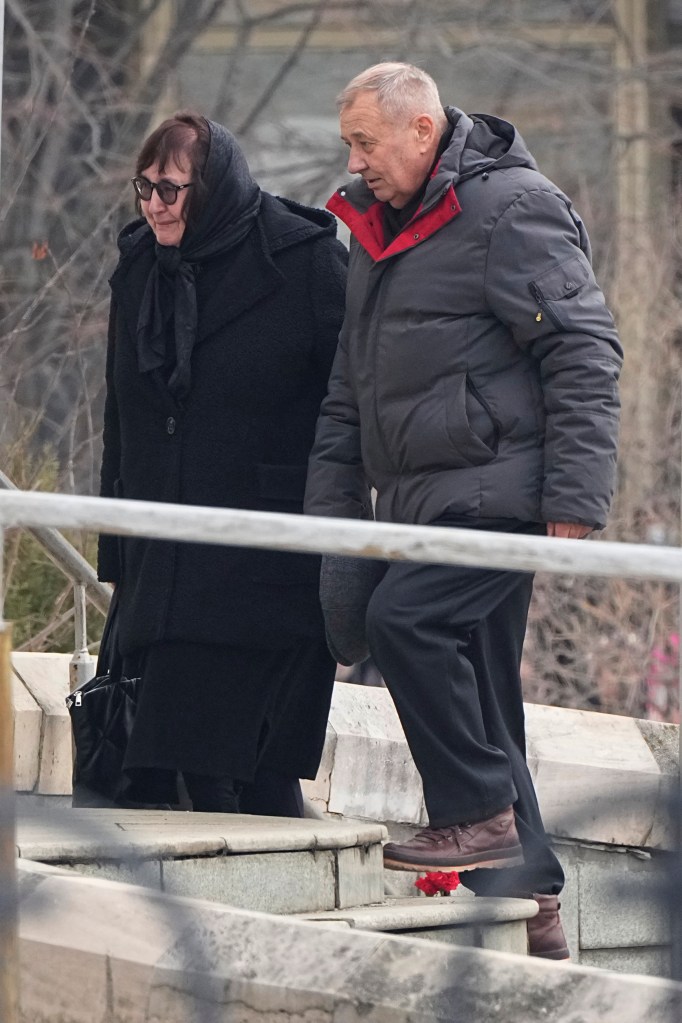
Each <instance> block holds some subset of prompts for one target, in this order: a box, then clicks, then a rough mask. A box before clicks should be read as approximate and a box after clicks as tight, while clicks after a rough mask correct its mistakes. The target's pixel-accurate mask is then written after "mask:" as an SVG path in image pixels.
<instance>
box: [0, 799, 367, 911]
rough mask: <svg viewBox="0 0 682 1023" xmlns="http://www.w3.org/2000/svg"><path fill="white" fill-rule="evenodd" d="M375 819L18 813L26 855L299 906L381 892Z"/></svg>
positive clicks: (259, 904) (249, 903) (207, 894)
mask: <svg viewBox="0 0 682 1023" xmlns="http://www.w3.org/2000/svg"><path fill="white" fill-rule="evenodd" d="M385 837H386V830H385V828H383V827H382V826H381V825H377V824H363V823H362V822H359V823H353V822H348V823H346V822H337V821H326V820H321V821H320V820H288V819H286V818H281V817H253V816H248V815H244V816H239V815H236V814H200V813H196V814H195V813H191V812H188V813H180V812H174V813H173V812H164V811H161V810H135V811H130V810H97V809H85V808H83V809H71V808H68V809H64V810H54V811H51V812H47V813H46V812H44V811H43V812H33V813H20V815H19V819H18V826H17V848H18V852H19V854H20V856H21V857H22V858H24V859H31V860H40V861H43V862H47V863H52V864H62V865H64V866H66V867H68V868H69V869H70V870H73V871H75V872H77V873H79V874H85V875H88V876H92V877H97V878H100V879H101V878H104V879H107V880H111V881H120V882H126V883H131V884H136V885H141V886H144V887H149V888H155V889H157V890H162V891H165V892H170V893H174V894H177V895H187V896H192V897H199V898H207V899H211V900H214V901H216V902H223V903H225V904H227V905H230V906H236V907H239V908H243V909H258V910H263V911H267V912H270V913H303V912H312V911H315V910H331V909H334V908H338V909H342V908H344V907H346V906H349V905H365V904H367V903H375V902H379V901H381V900H382V899H383V873H384V872H383V862H382V854H381V841H382V839H383V838H385Z"/></svg>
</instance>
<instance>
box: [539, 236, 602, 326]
mask: <svg viewBox="0 0 682 1023" xmlns="http://www.w3.org/2000/svg"><path fill="white" fill-rule="evenodd" d="M590 276H591V269H590V265H589V263H588V261H587V257H586V256H584V255H583V254H582V253H581V254H580V255H579V256H572V257H571V259H567V260H566V261H565V262H564V263H561V264H560V265H559V266H555V267H552V269H551V270H546V271H545V273H543V274H540V276H539V277H536V278H535V280H534V281H531V282H530V284H529V285H528V290H529V291H530V293H531V295H532V296H533V298H534V299H535V301H536V302H537V304H538V311H539V313H540V314H542V313H544V314H546V316H547V317H548V319H549V320H551V322H552V323H553V324H554V326H555V327H556V329H557V330H566V329H567V328H566V322H565V318H564V316H563V314H562V307H561V303H562V302H566V300H567V299H570V298H575V296H576V295H578V294H579V293H580V292H581V291H582V289H583V288H584V287H585V285H586V284H587V282H588V281H589V280H590Z"/></svg>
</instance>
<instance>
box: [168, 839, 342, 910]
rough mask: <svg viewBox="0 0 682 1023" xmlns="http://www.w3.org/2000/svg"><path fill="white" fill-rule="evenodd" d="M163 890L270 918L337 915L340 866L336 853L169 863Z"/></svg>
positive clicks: (278, 854) (254, 854)
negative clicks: (311, 913)
mask: <svg viewBox="0 0 682 1023" xmlns="http://www.w3.org/2000/svg"><path fill="white" fill-rule="evenodd" d="M162 878H163V890H164V891H165V892H168V893H169V894H172V895H185V896H190V897H192V898H198V899H208V900H210V901H211V902H222V903H225V904H226V905H228V906H235V907H237V908H239V909H253V910H260V911H262V912H266V913H278V914H279V913H304V912H308V911H314V910H318V909H319V910H323V909H333V908H334V905H335V901H336V864H335V862H334V853H333V852H331V851H328V850H327V851H320V852H300V853H260V854H259V853H252V854H251V855H249V856H213V857H204V858H203V859H182V860H164V861H163V864H162Z"/></svg>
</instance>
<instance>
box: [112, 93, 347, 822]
mask: <svg viewBox="0 0 682 1023" xmlns="http://www.w3.org/2000/svg"><path fill="white" fill-rule="evenodd" d="M132 181H133V186H134V189H135V193H136V196H137V201H138V211H139V212H141V213H142V219H138V220H136V221H134V222H133V223H131V224H129V225H128V226H127V227H126V228H125V229H124V230H123V232H122V233H121V236H120V238H119V248H120V259H119V262H118V266H117V268H116V271H115V273H114V275H113V277H112V278H111V289H112V303H111V314H110V326H109V346H108V358H107V398H106V406H105V419H104V454H103V462H102V485H101V493H102V495H105V496H113V495H116V496H120V497H124V498H135V499H140V500H152V501H171V502H179V503H182V504H189V505H193V504H194V505H213V506H220V507H231V508H249V509H258V510H262V511H279V512H295V513H300V512H302V500H303V491H304V485H305V476H306V463H307V458H308V454H309V450H310V447H311V445H312V441H313V433H314V427H315V421H316V418H317V413H318V410H319V406H320V402H321V400H322V398H323V396H324V394H325V391H326V385H327V377H328V375H329V370H330V367H331V363H332V359H333V356H334V352H335V348H336V342H337V336H338V332H339V328H340V325H341V320H342V315H343V301H344V281H345V265H346V251H345V249H344V247H343V246H342V245H341V243H340V242H338V241H337V240H336V238H335V222H334V220H333V218H332V217H331V216H330V215H329V214H327V213H324V212H321V211H319V210H313V209H308V208H306V207H303V206H299V205H297V204H296V203H294V202H290V201H287V200H283V199H278V198H275V197H273V196H271V195H268V194H267V193H266V192H263V191H262V190H261V189H260V188H259V187H258V185H257V184H256V182H255V181H254V180H253V178H252V177H251V174H250V172H249V169H248V166H247V164H246V161H245V158H244V156H243V154H242V152H241V150H240V148H239V146H238V145H237V142H236V141H235V139H234V137H233V136H232V135H231V134H230V133H229V132H228V131H227V130H226V129H225V128H223V127H222V126H221V125H219V124H215V123H214V122H213V121H209V120H206V119H205V118H204V117H201V116H199V115H197V114H194V113H191V112H183V113H179V114H177V115H175V116H174V117H171V118H170V119H169V120H166V121H164V122H163V124H161V125H160V126H159V127H158V128H157V129H156V130H155V131H154V132H153V133H152V134H151V135H150V136H149V138H148V139H147V140H146V141H145V142H144V144H143V146H142V149H141V152H140V154H139V157H138V159H137V166H136V172H135V177H134V178H133V179H132ZM99 576H100V579H102V580H107V581H110V582H112V583H115V584H116V586H117V596H118V604H119V612H118V613H119V622H118V629H119V648H120V652H121V655H122V657H123V659H124V674H127V675H129V676H135V675H138V674H139V675H140V676H141V678H142V687H141V697H140V701H139V704H138V710H137V714H136V717H135V722H134V726H133V732H132V736H131V740H130V743H129V746H128V750H127V754H126V759H125V764H124V767H125V771H126V776H127V777H128V778H129V779H130V782H131V787H130V789H129V793H128V796H129V798H130V799H131V800H135V801H136V802H144V803H159V802H161V803H165V802H173V801H174V799H175V791H176V790H175V782H176V776H177V774H178V773H181V774H182V776H183V779H184V783H185V787H186V789H187V792H188V794H189V797H190V799H191V801H192V805H193V808H194V809H195V810H205V811H223V812H237V811H242V812H250V813H270V814H280V815H287V816H297V815H299V814H300V813H301V812H302V800H301V795H300V786H299V782H298V779H299V778H313V777H314V776H315V773H316V771H317V767H318V763H319V759H320V755H321V750H322V745H323V742H324V734H325V724H326V719H327V713H328V709H329V702H330V698H331V688H332V684H333V676H334V663H333V661H332V659H331V657H330V655H329V653H328V651H327V649H326V644H325V636H324V625H323V621H322V616H321V612H320V608H319V604H318V579H319V558H318V557H316V556H313V555H306V554H289V553H279V552H271V551H267V550H255V549H254V550H252V549H244V548H234V547H216V546H202V545H199V544H181V543H171V542H166V541H158V540H147V539H137V538H125V539H122V540H119V539H117V538H116V537H110V536H102V537H101V538H100V551H99Z"/></svg>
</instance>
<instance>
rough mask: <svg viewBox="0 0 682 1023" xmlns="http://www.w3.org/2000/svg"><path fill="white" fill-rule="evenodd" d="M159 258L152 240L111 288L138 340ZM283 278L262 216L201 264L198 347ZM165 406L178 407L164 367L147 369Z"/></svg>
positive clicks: (123, 267) (122, 267)
mask: <svg viewBox="0 0 682 1023" xmlns="http://www.w3.org/2000/svg"><path fill="white" fill-rule="evenodd" d="M153 261H154V247H153V240H152V242H150V244H149V246H144V247H142V248H141V250H140V252H139V254H137V255H136V256H135V257H134V258H132V259H131V260H129V261H125V262H124V263H123V264H122V265H120V266H119V267H118V269H117V270H116V272H115V273H114V275H113V277H112V278H111V288H112V291H113V293H114V295H115V297H116V301H117V302H118V304H119V308H120V309H121V312H122V314H123V317H124V319H125V323H126V326H127V329H128V333H129V335H130V340H131V344H132V345H133V346H135V347H136V345H137V319H138V315H139V310H140V305H141V303H142V296H143V295H144V289H145V287H146V284H147V278H148V276H149V271H150V270H151V267H152V264H153ZM283 282H284V276H283V274H282V273H281V272H280V271H279V270H278V269H277V267H276V266H275V264H274V262H273V260H272V257H271V255H270V246H269V244H268V241H267V237H266V235H265V233H264V232H263V230H262V227H261V224H260V218H259V219H258V220H257V221H256V224H255V226H254V229H253V230H252V231H250V232H249V234H248V235H247V236H246V238H245V239H244V241H243V242H241V244H240V245H238V246H237V248H236V249H235V250H234V252H227V253H225V254H223V255H220V256H217V257H216V258H215V259H212V260H209V261H207V262H205V263H203V264H201V266H200V268H199V272H198V274H197V305H198V313H199V326H198V337H197V342H196V345H195V348H196V346H197V345H199V344H201V343H202V341H205V340H206V339H207V338H209V337H211V336H212V335H214V334H216V333H218V332H220V331H221V329H222V328H224V327H225V326H226V325H227V324H229V323H231V322H233V321H234V320H236V319H238V318H239V317H240V316H242V315H243V314H244V313H246V312H248V310H249V309H251V308H253V307H254V306H255V305H257V304H258V303H259V302H262V300H263V299H264V298H266V296H268V295H270V294H272V292H274V291H275V290H276V289H277V288H279V287H281V286H282V284H283ZM148 376H149V379H150V382H152V383H153V385H154V387H155V390H156V391H157V392H158V393H159V394H160V396H161V397H162V399H163V402H164V405H165V406H167V407H168V408H169V409H170V408H173V409H174V408H176V407H177V406H176V403H175V401H174V400H173V397H172V396H171V394H170V391H169V390H168V388H167V386H166V382H165V379H164V375H163V373H162V372H161V371H160V370H156V371H154V372H152V373H150V374H148Z"/></svg>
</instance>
